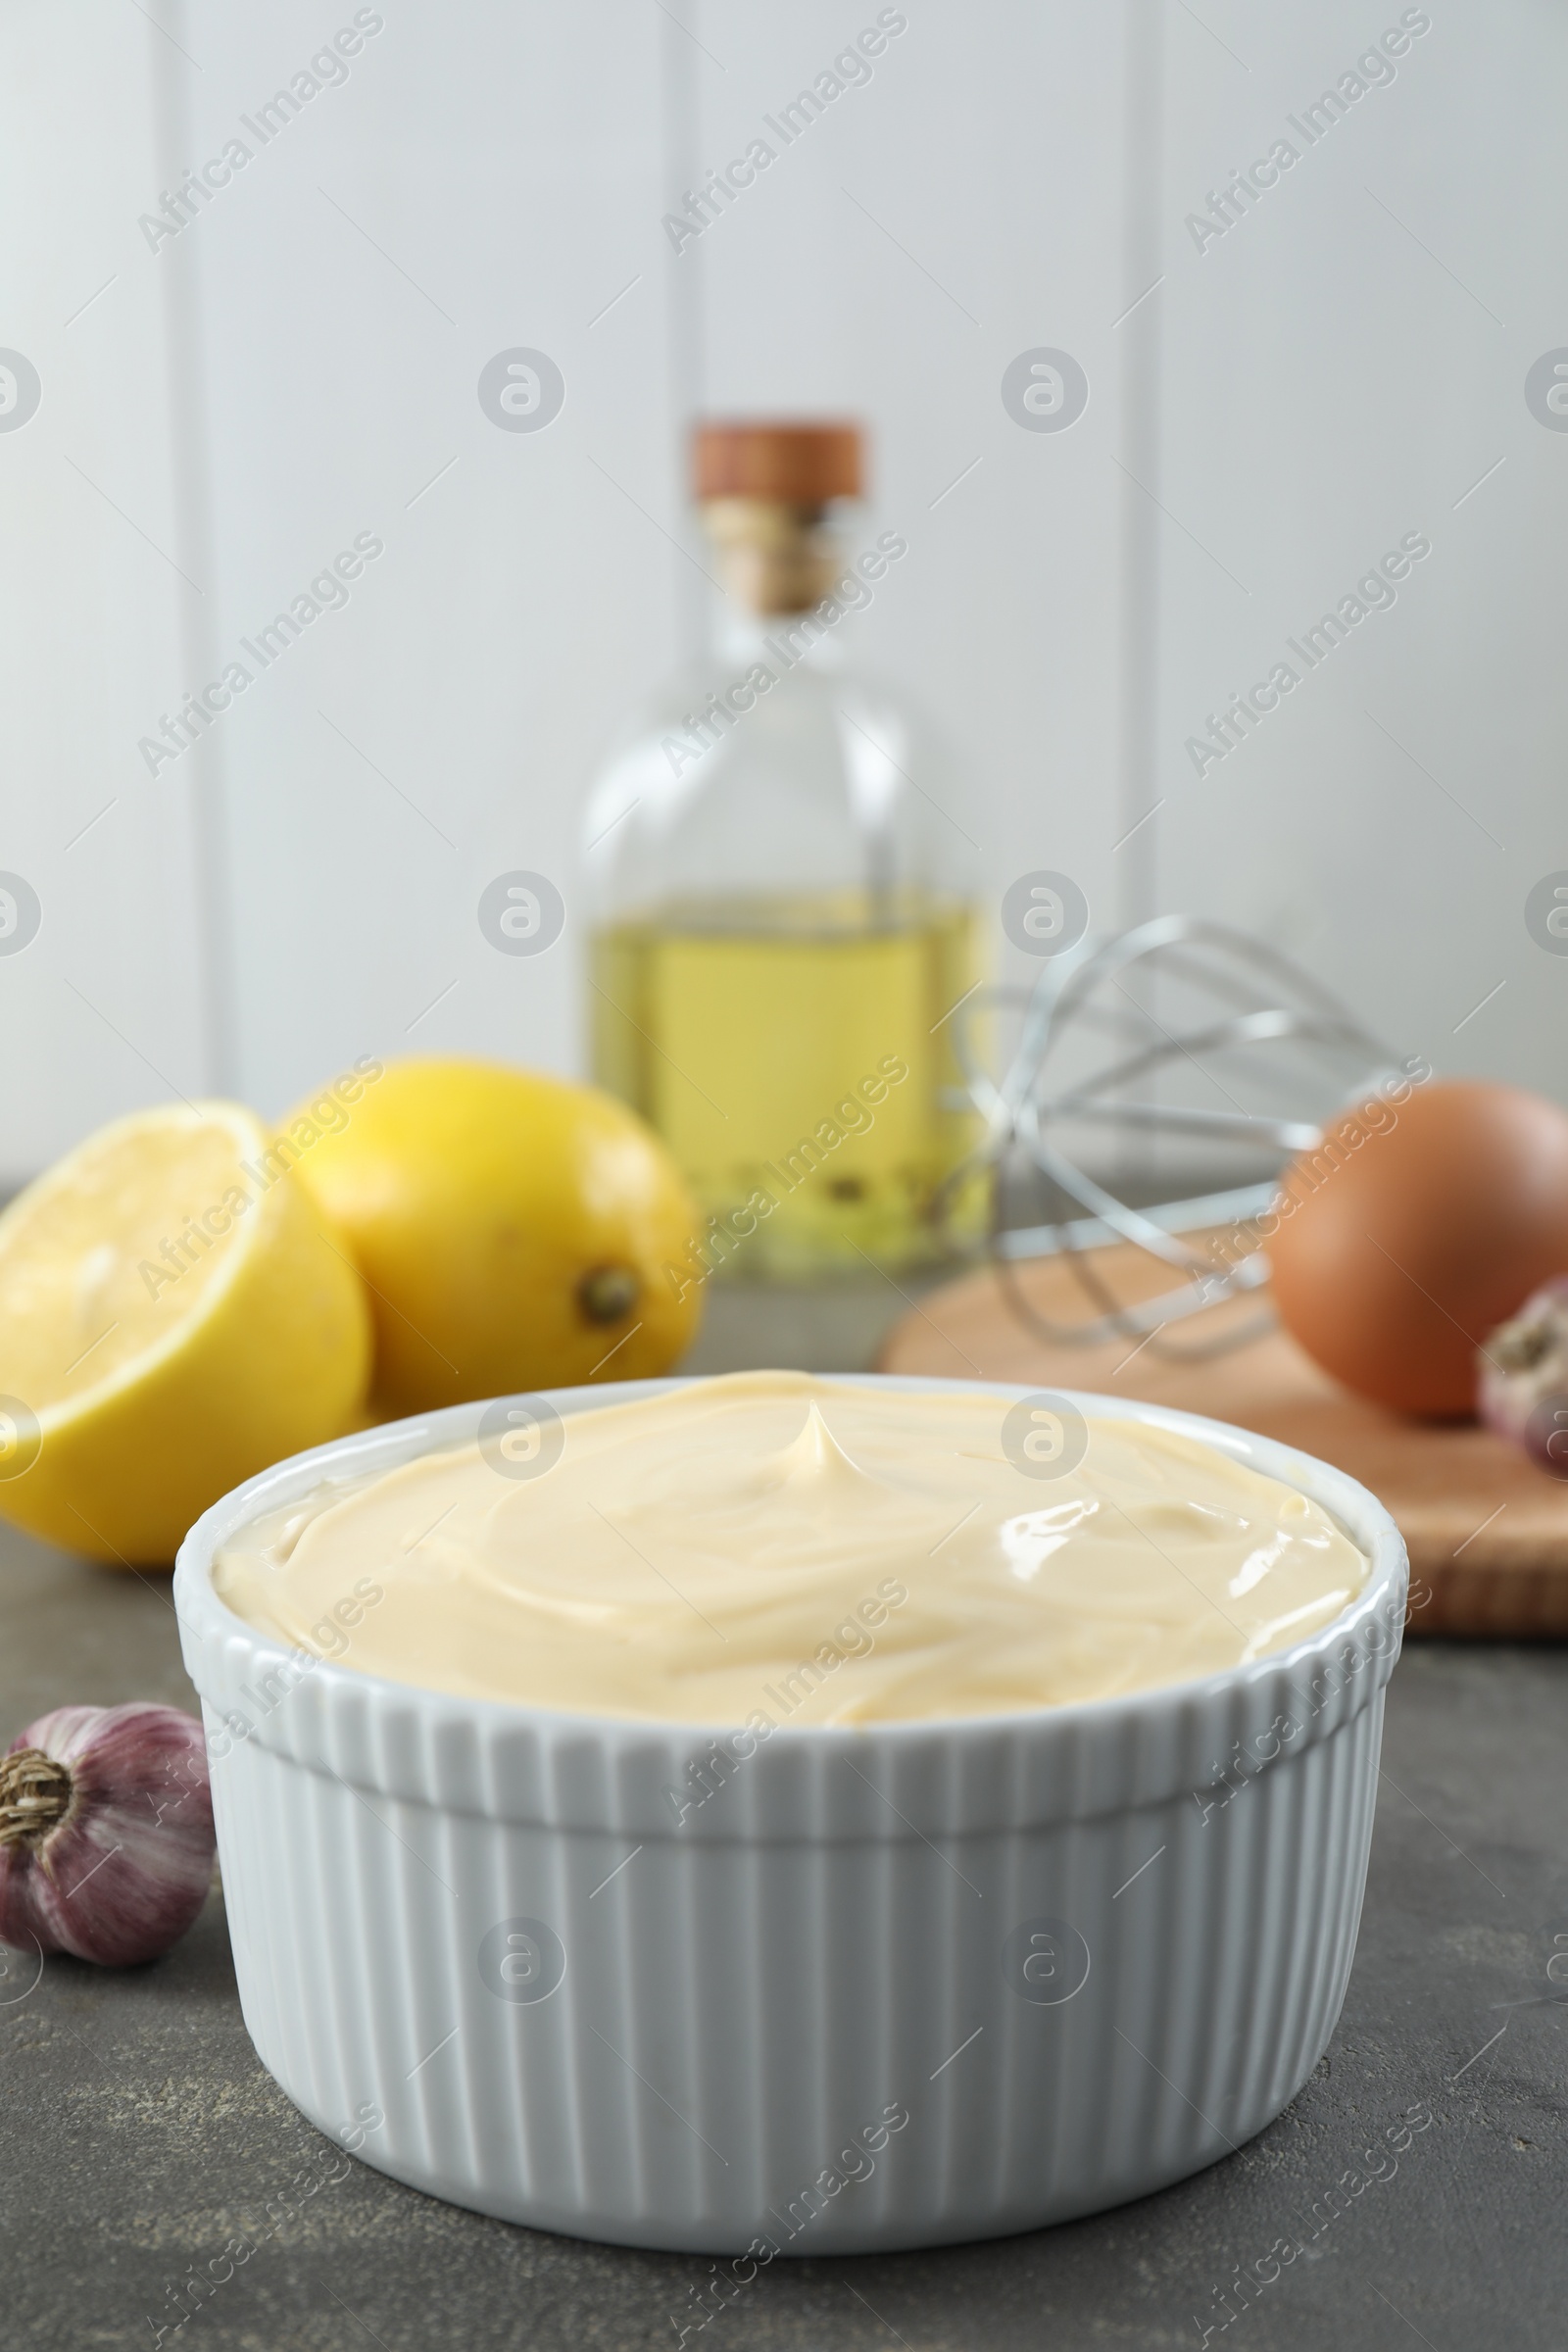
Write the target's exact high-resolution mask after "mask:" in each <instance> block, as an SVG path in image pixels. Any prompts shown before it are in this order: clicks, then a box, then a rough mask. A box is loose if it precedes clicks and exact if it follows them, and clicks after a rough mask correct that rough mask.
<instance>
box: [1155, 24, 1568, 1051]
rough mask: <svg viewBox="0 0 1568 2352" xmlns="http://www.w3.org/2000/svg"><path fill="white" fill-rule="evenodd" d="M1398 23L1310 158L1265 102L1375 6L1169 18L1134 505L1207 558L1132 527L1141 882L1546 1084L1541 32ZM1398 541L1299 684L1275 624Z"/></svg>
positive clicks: (1329, 606) (1309, 69) (1548, 606)
mask: <svg viewBox="0 0 1568 2352" xmlns="http://www.w3.org/2000/svg"><path fill="white" fill-rule="evenodd" d="M1411 13H1413V15H1414V16H1415V17H1416V18H1420V17H1427V18H1429V19H1430V30H1429V31H1427V32H1425V33H1423V34H1421V35H1419V36H1418V37H1416V38H1414V39H1412V40H1411V42H1410V46H1409V48H1408V50H1407V52H1406V53H1405V54H1404V55H1403V56H1402V57H1399V58H1398V59H1397V61H1396V73H1397V77H1396V78H1395V80H1394V81H1393V82H1392V83H1385V84H1384V85H1383V86H1381V87H1373V88H1370V89H1368V91H1367V94H1366V95H1365V96H1364V97H1362V98H1359V99H1353V100H1351V101H1350V102H1349V103H1348V106H1347V111H1346V114H1345V116H1344V118H1343V119H1342V120H1338V121H1335V122H1334V124H1333V127H1332V129H1331V130H1329V131H1328V132H1327V133H1326V134H1323V135H1321V136H1320V137H1319V139H1318V143H1317V144H1316V145H1315V146H1311V147H1309V146H1307V144H1306V142H1305V140H1304V138H1303V137H1301V136H1300V135H1299V134H1298V133H1297V132H1295V131H1294V130H1292V129H1290V128H1289V126H1288V118H1289V117H1290V116H1292V115H1294V116H1296V117H1297V118H1298V121H1299V120H1300V119H1301V110H1302V107H1303V105H1304V104H1306V103H1309V102H1311V101H1313V100H1314V99H1317V98H1319V97H1320V96H1321V94H1322V92H1323V91H1324V90H1325V89H1326V88H1334V87H1336V86H1337V85H1338V83H1339V79H1340V76H1341V75H1342V74H1343V73H1346V72H1347V71H1351V72H1353V71H1354V67H1355V61H1356V59H1357V58H1358V57H1359V56H1361V55H1363V54H1364V53H1365V52H1366V51H1367V49H1368V47H1369V46H1370V45H1371V44H1372V43H1373V42H1375V41H1376V40H1377V39H1378V37H1379V36H1380V35H1381V34H1382V33H1383V32H1384V31H1385V30H1386V29H1387V28H1390V27H1394V28H1398V27H1400V26H1401V22H1405V23H1408V21H1409V20H1408V17H1407V13H1406V12H1405V11H1404V10H1403V9H1402V8H1401V7H1397V6H1386V5H1376V6H1368V5H1367V0H1325V4H1324V5H1320V6H1314V7H1313V8H1312V9H1310V10H1308V9H1304V8H1298V7H1292V8H1289V9H1275V10H1269V11H1266V12H1265V11H1260V10H1257V9H1254V8H1249V7H1246V6H1244V5H1240V4H1239V0H1216V5H1215V6H1213V7H1206V8H1204V9H1203V10H1202V11H1201V14H1202V16H1203V18H1204V22H1205V24H1206V25H1209V26H1211V27H1212V28H1213V32H1214V34H1215V35H1216V36H1218V37H1215V38H1210V37H1209V36H1208V35H1207V34H1205V32H1204V31H1203V30H1202V29H1201V28H1200V27H1199V26H1198V25H1194V24H1193V23H1191V22H1190V21H1188V20H1187V19H1186V18H1185V17H1184V18H1182V20H1181V22H1180V27H1179V29H1178V26H1177V24H1176V22H1175V21H1174V20H1173V25H1172V34H1171V39H1170V43H1169V49H1168V57H1169V66H1170V71H1169V76H1168V85H1167V129H1166V156H1167V163H1166V186H1165V191H1164V200H1163V201H1164V227H1165V267H1166V270H1167V271H1168V275H1167V278H1166V282H1165V285H1164V286H1163V288H1162V289H1161V293H1160V295H1159V297H1157V299H1158V300H1160V301H1161V302H1162V304H1163V306H1164V319H1163V349H1164V373H1163V381H1162V388H1161V444H1162V455H1161V462H1162V469H1163V483H1164V488H1163V492H1162V495H1163V496H1164V497H1165V499H1166V502H1167V504H1168V505H1169V507H1170V509H1171V512H1172V514H1173V515H1175V516H1176V517H1178V518H1179V520H1180V522H1181V523H1182V524H1184V525H1185V526H1187V528H1188V529H1190V530H1191V531H1192V533H1193V534H1194V535H1195V537H1197V538H1198V539H1201V541H1202V542H1203V545H1204V547H1206V549H1207V550H1208V551H1209V553H1208V554H1207V555H1205V554H1204V553H1203V552H1201V550H1200V549H1199V548H1196V547H1195V546H1194V545H1193V544H1192V541H1191V540H1189V539H1187V538H1185V537H1184V536H1182V535H1181V534H1180V533H1179V532H1178V531H1176V530H1175V529H1171V530H1170V531H1168V533H1167V534H1166V536H1165V537H1164V539H1163V540H1162V543H1161V560H1162V570H1161V594H1160V600H1159V601H1160V610H1161V614H1162V622H1163V634H1164V662H1163V666H1162V673H1161V684H1160V716H1159V726H1158V740H1159V747H1160V749H1159V760H1160V771H1159V780H1160V788H1161V790H1162V791H1164V792H1166V793H1167V794H1168V796H1169V797H1168V801H1167V805H1166V808H1165V809H1164V810H1162V812H1161V815H1160V818H1159V820H1158V821H1159V823H1160V826H1161V830H1162V840H1161V852H1160V858H1161V883H1162V891H1163V894H1164V896H1165V897H1166V899H1167V900H1168V901H1169V902H1170V903H1172V904H1181V905H1186V906H1194V907H1203V908H1206V909H1209V910H1212V911H1214V912H1217V913H1224V914H1227V915H1229V916H1230V917H1231V918H1232V919H1239V920H1243V921H1247V922H1250V923H1252V924H1254V925H1255V926H1256V927H1258V928H1259V929H1261V930H1265V931H1267V932H1268V933H1269V934H1270V935H1271V936H1273V937H1275V938H1277V939H1279V940H1280V941H1281V942H1283V943H1284V944H1285V945H1287V946H1288V947H1290V948H1292V949H1293V950H1294V951H1295V952H1296V953H1297V954H1299V955H1300V956H1303V957H1304V958H1306V959H1307V960H1308V961H1309V962H1310V963H1311V964H1312V965H1313V966H1314V967H1315V968H1316V969H1317V970H1318V971H1319V972H1320V973H1321V974H1322V975H1323V977H1324V978H1326V979H1328V980H1330V981H1331V982H1336V983H1338V984H1339V985H1340V986H1341V987H1342V988H1343V990H1344V992H1345V993H1346V994H1347V995H1348V996H1349V997H1350V999H1351V1000H1352V1001H1353V1002H1354V1003H1356V1004H1357V1005H1361V1006H1362V1007H1364V1008H1365V1009H1366V1010H1367V1011H1368V1012H1369V1013H1370V1014H1371V1015H1372V1016H1373V1017H1374V1018H1375V1019H1376V1020H1377V1021H1378V1022H1379V1023H1380V1024H1381V1026H1382V1027H1383V1029H1384V1031H1385V1032H1386V1033H1388V1034H1390V1035H1391V1036H1392V1037H1393V1038H1394V1039H1395V1040H1396V1041H1403V1042H1405V1043H1407V1044H1408V1045H1409V1046H1410V1047H1411V1048H1414V1049H1419V1050H1420V1051H1423V1052H1425V1053H1426V1054H1429V1055H1430V1056H1431V1057H1432V1059H1433V1061H1434V1062H1435V1063H1436V1064H1437V1065H1438V1066H1439V1067H1440V1068H1443V1069H1447V1070H1451V1071H1476V1072H1484V1073H1493V1074H1495V1075H1499V1076H1503V1075H1506V1076H1509V1077H1513V1078H1516V1079H1519V1080H1522V1081H1524V1082H1525V1083H1528V1084H1532V1085H1536V1086H1540V1087H1544V1088H1545V1089H1547V1090H1549V1091H1552V1092H1555V1093H1557V1094H1558V1095H1562V1094H1563V1093H1564V1092H1565V1090H1568V1050H1565V1045H1564V1038H1565V1027H1564V1016H1565V1012H1568V1002H1565V990H1568V960H1565V959H1564V958H1562V957H1559V956H1553V955H1548V954H1545V953H1544V952H1543V951H1542V950H1541V949H1540V948H1539V947H1537V946H1536V945H1535V944H1534V943H1533V942H1532V940H1531V939H1530V938H1529V936H1528V935H1527V933H1526V930H1525V924H1524V903H1525V899H1526V896H1527V894H1528V892H1529V890H1530V888H1531V886H1532V885H1533V883H1534V882H1535V881H1536V880H1537V878H1538V877H1539V876H1540V875H1542V874H1543V873H1544V872H1546V871H1549V870H1552V869H1558V868H1562V867H1565V866H1568V798H1565V794H1564V785H1563V771H1564V738H1565V722H1568V694H1565V672H1564V666H1563V662H1562V655H1561V642H1562V626H1563V613H1564V585H1565V583H1564V573H1565V566H1568V434H1564V433H1559V432H1556V431H1551V430H1547V429H1545V428H1544V426H1543V425H1542V424H1540V423H1539V422H1538V421H1537V420H1536V419H1535V417H1533V416H1532V415H1531V414H1530V412H1529V411H1528V409H1527V407H1526V404H1525V398H1524V379H1525V375H1526V372H1527V369H1528V368H1529V367H1530V365H1531V363H1532V362H1533V361H1534V360H1535V359H1536V358H1537V357H1538V356H1539V355H1540V354H1541V353H1542V352H1544V351H1546V350H1548V349H1550V348H1552V347H1556V346H1562V345H1565V344H1568V302H1565V288H1568V267H1565V264H1568V213H1565V208H1564V205H1563V202H1562V189H1561V174H1562V172H1563V168H1564V161H1565V157H1564V150H1563V145H1562V136H1561V123H1562V119H1563V112H1564V105H1565V99H1568V22H1565V20H1564V18H1563V15H1562V12H1561V11H1560V10H1558V9H1554V8H1552V7H1550V6H1548V5H1545V4H1544V0H1508V4H1507V5H1505V6H1500V7H1493V8H1488V9H1485V10H1481V9H1459V8H1453V7H1451V6H1445V5H1444V0H1433V5H1432V6H1431V8H1430V9H1422V10H1419V11H1415V12H1411ZM1220 39H1223V41H1224V42H1225V43H1228V44H1229V45H1230V47H1231V48H1232V49H1233V50H1234V51H1235V53H1236V54H1235V56H1232V55H1230V54H1228V53H1227V50H1226V49H1225V48H1224V47H1221V46H1220V45H1219V44H1220ZM1308 127H1311V126H1310V125H1309V126H1308ZM1282 134H1283V135H1285V136H1287V137H1289V138H1291V140H1292V142H1293V144H1294V145H1295V146H1296V147H1297V148H1298V149H1299V150H1300V151H1301V152H1300V160H1299V162H1298V163H1297V164H1295V165H1293V166H1292V167H1290V169H1289V170H1288V172H1285V173H1284V174H1283V175H1282V177H1281V179H1280V182H1279V184H1278V185H1277V186H1275V187H1273V188H1272V189H1270V190H1268V191H1267V192H1266V193H1265V194H1264V195H1262V196H1261V197H1260V198H1259V200H1258V201H1257V203H1256V206H1255V209H1253V210H1251V211H1250V212H1249V213H1247V214H1246V215H1245V217H1244V218H1242V219H1240V220H1238V221H1235V222H1234V223H1233V224H1232V225H1231V226H1229V227H1228V228H1227V229H1226V231H1225V234H1224V235H1223V236H1222V237H1218V238H1213V239H1205V240H1204V242H1203V248H1202V251H1201V253H1200V252H1199V251H1198V250H1197V248H1196V246H1195V243H1194V240H1193V237H1192V236H1191V234H1190V233H1189V232H1187V230H1186V229H1185V227H1184V216H1185V215H1186V214H1187V213H1188V212H1189V211H1191V210H1194V209H1195V208H1196V209H1197V210H1199V211H1206V210H1207V209H1208V208H1207V207H1206V206H1205V204H1204V197H1205V193H1206V192H1207V191H1208V190H1210V189H1216V188H1218V187H1219V186H1220V185H1221V181H1222V174H1224V173H1225V172H1227V171H1228V170H1229V169H1231V168H1233V167H1236V166H1244V167H1245V166H1248V165H1250V163H1251V162H1252V160H1253V159H1254V158H1255V157H1258V156H1266V155H1267V153H1268V151H1269V146H1270V142H1271V141H1272V140H1273V139H1275V138H1278V137H1279V136H1281V135H1282ZM1494 468H1495V470H1493V469H1494ZM1411 530H1421V531H1424V532H1425V533H1426V534H1428V535H1429V536H1430V539H1431V542H1432V553H1431V555H1430V557H1429V558H1428V559H1427V560H1426V561H1425V562H1423V563H1420V564H1416V565H1415V566H1414V567H1413V569H1412V571H1411V574H1410V576H1409V577H1408V578H1407V579H1406V580H1405V581H1403V582H1402V583H1401V584H1400V585H1399V588H1398V592H1397V593H1398V602H1397V605H1395V606H1394V607H1392V609H1385V610H1383V611H1380V612H1373V613H1370V615H1369V617H1368V618H1367V619H1365V620H1364V621H1361V622H1358V623H1355V624H1353V625H1352V627H1351V630H1350V634H1349V637H1348V641H1347V642H1346V643H1344V644H1341V645H1338V646H1337V647H1336V649H1335V651H1334V652H1333V654H1332V656H1331V657H1330V658H1329V659H1328V660H1326V661H1325V662H1322V664H1321V666H1320V667H1319V668H1318V669H1317V670H1315V671H1313V672H1311V673H1310V674H1306V673H1305V671H1304V664H1303V663H1302V662H1299V661H1297V660H1296V659H1295V657H1294V656H1292V655H1291V654H1290V653H1289V652H1288V650H1287V648H1286V644H1285V640H1286V639H1287V637H1290V636H1295V637H1297V638H1299V635H1300V631H1301V628H1302V626H1303V625H1304V624H1307V623H1310V622H1311V621H1312V620H1314V619H1315V618H1317V617H1318V616H1320V615H1321V614H1322V613H1324V612H1325V611H1330V610H1333V609H1334V608H1335V607H1336V605H1337V604H1338V602H1339V600H1340V599H1341V598H1342V597H1343V596H1345V595H1346V594H1347V593H1348V592H1353V589H1354V584H1355V582H1356V580H1357V579H1358V578H1359V577H1361V576H1362V575H1364V574H1365V573H1366V572H1367V570H1368V568H1369V566H1371V565H1372V564H1374V563H1375V562H1376V560H1377V559H1378V558H1379V557H1380V556H1381V555H1382V554H1383V553H1384V551H1385V550H1386V549H1390V548H1395V547H1397V545H1398V542H1399V539H1400V536H1401V534H1403V533H1404V532H1407V531H1411ZM1221 566H1223V567H1224V568H1223V569H1222V568H1221ZM1227 573H1234V574H1235V575H1236V578H1235V579H1232V578H1230V577H1228V576H1227ZM1238 581H1239V582H1240V583H1241V585H1240V586H1239V585H1238V584H1237V582H1238ZM1282 655H1283V656H1284V658H1285V659H1286V660H1288V661H1291V662H1293V664H1294V666H1295V667H1296V668H1297V669H1298V670H1300V671H1302V672H1303V683H1302V684H1301V685H1300V686H1299V688H1297V689H1296V690H1295V691H1294V692H1293V693H1292V694H1291V696H1290V697H1289V698H1288V700H1287V701H1285V702H1283V703H1282V704H1281V707H1280V708H1279V709H1278V710H1277V711H1274V712H1272V713H1271V714H1270V715H1269V716H1268V717H1267V718H1266V719H1265V720H1263V721H1262V722H1261V723H1260V724H1259V725H1258V726H1257V728H1256V731H1255V733H1253V734H1252V735H1251V737H1250V740H1248V742H1247V743H1246V745H1245V747H1244V748H1239V749H1236V750H1234V751H1231V752H1229V753H1228V754H1227V756H1226V757H1225V759H1224V760H1222V761H1220V762H1218V763H1215V764H1207V763H1205V772H1204V775H1203V777H1202V779H1201V780H1200V778H1199V777H1198V776H1197V775H1196V774H1195V773H1194V767H1193V762H1192V760H1190V759H1189V758H1188V756H1187V755H1186V753H1185V750H1184V743H1185V739H1186V738H1187V737H1188V735H1189V734H1191V733H1192V732H1193V731H1194V730H1195V729H1196V730H1197V731H1198V732H1200V733H1201V732H1203V731H1204V729H1203V718H1204V714H1205V713H1206V712H1208V711H1214V710H1216V709H1217V708H1218V705H1219V698H1220V697H1222V696H1224V695H1226V694H1227V693H1228V692H1230V691H1232V690H1234V689H1238V688H1240V689H1244V690H1245V689H1246V688H1248V687H1250V685H1251V684H1252V682H1253V681H1254V680H1255V679H1258V678H1260V677H1265V676H1266V675H1267V674H1268V669H1269V665H1270V663H1271V662H1274V661H1277V660H1279V659H1280V658H1281V657H1282ZM1478 1006H1480V1009H1479V1010H1478V1009H1476V1007H1478Z"/></svg>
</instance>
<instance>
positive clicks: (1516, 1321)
mask: <svg viewBox="0 0 1568 2352" xmlns="http://www.w3.org/2000/svg"><path fill="white" fill-rule="evenodd" d="M1476 1360H1477V1363H1478V1365H1479V1368H1480V1378H1479V1380H1478V1382H1477V1386H1476V1408H1477V1410H1478V1411H1479V1413H1480V1415H1481V1418H1482V1420H1483V1421H1485V1422H1486V1423H1487V1424H1488V1426H1489V1427H1490V1428H1492V1429H1495V1430H1496V1432H1497V1433H1498V1435H1499V1436H1500V1437H1504V1438H1512V1439H1513V1441H1514V1443H1515V1445H1517V1446H1523V1447H1524V1449H1525V1451H1526V1453H1528V1454H1529V1456H1530V1458H1531V1460H1532V1461H1534V1462H1539V1464H1540V1465H1541V1467H1542V1469H1543V1470H1547V1471H1549V1472H1550V1473H1551V1475H1552V1477H1553V1478H1568V1277H1565V1276H1563V1275H1558V1276H1557V1277H1556V1278H1555V1279H1554V1280H1553V1281H1551V1282H1548V1283H1544V1284H1543V1286H1542V1288H1541V1289H1540V1290H1539V1291H1537V1292H1535V1293H1534V1295H1533V1296H1532V1297H1531V1298H1529V1299H1526V1300H1525V1303H1524V1305H1523V1306H1522V1307H1521V1308H1520V1309H1519V1312H1518V1313H1517V1314H1516V1315H1515V1316H1513V1317H1512V1319H1511V1320H1510V1321H1509V1322H1507V1323H1502V1324H1499V1325H1498V1327H1497V1329H1496V1330H1495V1332H1494V1333H1493V1334H1492V1336H1491V1338H1490V1339H1489V1340H1488V1341H1487V1344H1486V1346H1485V1347H1484V1348H1481V1349H1480V1350H1479V1353H1478V1355H1477V1359H1476Z"/></svg>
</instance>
